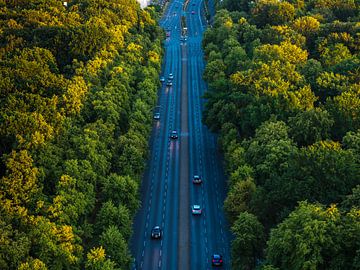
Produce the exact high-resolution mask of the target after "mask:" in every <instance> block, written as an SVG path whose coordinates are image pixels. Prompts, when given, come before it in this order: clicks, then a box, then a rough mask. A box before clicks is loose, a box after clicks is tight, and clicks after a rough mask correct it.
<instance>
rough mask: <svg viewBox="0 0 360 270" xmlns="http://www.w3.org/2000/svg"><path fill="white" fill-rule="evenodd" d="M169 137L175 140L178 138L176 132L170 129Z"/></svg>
mask: <svg viewBox="0 0 360 270" xmlns="http://www.w3.org/2000/svg"><path fill="white" fill-rule="evenodd" d="M170 138H171V139H174V140H176V139H177V138H178V133H177V131H176V130H173V131H171V133H170Z"/></svg>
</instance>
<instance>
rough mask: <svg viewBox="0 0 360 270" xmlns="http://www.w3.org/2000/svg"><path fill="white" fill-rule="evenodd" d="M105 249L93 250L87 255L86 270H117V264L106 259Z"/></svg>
mask: <svg viewBox="0 0 360 270" xmlns="http://www.w3.org/2000/svg"><path fill="white" fill-rule="evenodd" d="M105 256H106V255H105V250H104V248H103V247H98V248H92V249H91V250H90V251H89V252H88V254H87V260H86V263H85V269H86V270H115V269H118V268H116V267H115V262H113V261H111V260H109V259H106V257H105Z"/></svg>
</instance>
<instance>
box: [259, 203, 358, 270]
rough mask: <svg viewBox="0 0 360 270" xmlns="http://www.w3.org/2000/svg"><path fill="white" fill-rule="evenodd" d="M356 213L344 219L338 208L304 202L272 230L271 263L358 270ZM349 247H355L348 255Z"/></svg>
mask: <svg viewBox="0 0 360 270" xmlns="http://www.w3.org/2000/svg"><path fill="white" fill-rule="evenodd" d="M357 212H358V211H357ZM355 213H356V211H351V212H349V213H347V214H346V215H343V216H342V214H341V212H339V210H338V209H337V208H336V206H335V205H332V206H330V207H329V208H327V209H324V207H323V206H321V205H316V204H308V203H306V202H302V203H300V204H299V206H298V207H297V208H296V209H295V210H294V211H293V212H292V213H291V214H290V215H289V217H288V218H286V219H285V220H284V221H283V222H282V223H280V224H279V225H278V226H277V227H276V228H275V229H273V230H272V231H271V233H270V239H269V241H268V243H267V244H268V247H267V250H266V253H267V256H266V257H267V260H268V261H269V263H271V264H272V265H274V266H277V267H279V268H280V269H294V270H296V269H299V270H300V269H302V270H304V269H330V270H332V269H334V270H335V269H356V268H353V267H354V266H355V264H354V263H355V261H356V255H355V253H356V250H358V248H359V247H358V243H357V240H355V239H356V238H357V237H358V236H359V233H358V232H357V231H356V230H357V229H358V227H359V215H358V214H357V215H356V214H355ZM354 214H355V215H354ZM346 236H347V237H346ZM357 239H358V238H357ZM344 243H345V244H344ZM347 246H351V247H352V251H351V253H350V254H348V255H347V254H346V253H345V252H347V251H348V247H347ZM354 255H355V256H354Z"/></svg>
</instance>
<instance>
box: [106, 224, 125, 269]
mask: <svg viewBox="0 0 360 270" xmlns="http://www.w3.org/2000/svg"><path fill="white" fill-rule="evenodd" d="M100 244H101V245H102V246H103V247H104V248H105V250H106V253H107V257H108V258H111V260H112V261H113V262H115V263H116V265H117V268H118V267H121V268H122V269H127V268H128V266H129V265H130V261H131V257H130V252H129V250H128V248H127V243H126V241H125V239H124V237H123V236H122V235H121V233H120V231H119V229H118V228H117V227H116V226H110V227H108V228H107V229H106V230H105V231H104V232H103V233H102V234H101V236H100Z"/></svg>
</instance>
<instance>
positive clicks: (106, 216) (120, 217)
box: [95, 201, 131, 240]
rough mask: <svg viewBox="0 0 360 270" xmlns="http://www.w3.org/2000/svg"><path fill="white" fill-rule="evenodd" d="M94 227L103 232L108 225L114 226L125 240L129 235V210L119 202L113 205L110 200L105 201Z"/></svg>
mask: <svg viewBox="0 0 360 270" xmlns="http://www.w3.org/2000/svg"><path fill="white" fill-rule="evenodd" d="M95 226H96V229H97V230H98V231H99V232H101V233H103V232H104V231H106V229H107V228H108V227H110V226H116V227H117V228H118V229H119V231H121V233H122V235H123V237H124V238H125V240H128V239H129V238H130V235H131V219H130V213H129V210H128V209H127V208H126V207H125V206H124V205H121V204H119V205H118V206H115V205H114V204H113V202H112V201H108V202H105V203H104V204H103V205H102V207H101V209H100V211H99V213H98V215H97V217H96V225H95Z"/></svg>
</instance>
